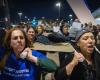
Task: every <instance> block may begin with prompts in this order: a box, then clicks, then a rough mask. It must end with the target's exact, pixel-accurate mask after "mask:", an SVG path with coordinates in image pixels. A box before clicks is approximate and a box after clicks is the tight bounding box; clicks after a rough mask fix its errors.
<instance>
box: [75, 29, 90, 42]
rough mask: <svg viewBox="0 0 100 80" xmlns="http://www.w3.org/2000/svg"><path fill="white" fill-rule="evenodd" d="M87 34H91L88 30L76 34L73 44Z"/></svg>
mask: <svg viewBox="0 0 100 80" xmlns="http://www.w3.org/2000/svg"><path fill="white" fill-rule="evenodd" d="M88 32H91V31H89V30H81V31H80V32H78V33H77V35H76V38H75V42H78V40H79V39H80V37H81V36H82V35H83V34H85V33H88Z"/></svg>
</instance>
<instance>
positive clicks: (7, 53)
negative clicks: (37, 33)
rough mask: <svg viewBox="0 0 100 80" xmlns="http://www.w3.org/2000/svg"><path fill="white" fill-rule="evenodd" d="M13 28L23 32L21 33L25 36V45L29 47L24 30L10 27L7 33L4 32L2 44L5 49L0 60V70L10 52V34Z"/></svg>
mask: <svg viewBox="0 0 100 80" xmlns="http://www.w3.org/2000/svg"><path fill="white" fill-rule="evenodd" d="M15 30H20V31H21V32H22V33H23V35H24V37H25V47H30V42H29V40H28V39H27V36H26V34H25V32H24V31H22V30H21V29H19V28H12V29H10V30H9V31H8V33H7V34H6V36H5V39H4V45H3V47H4V48H5V49H6V51H5V52H4V56H3V58H2V59H1V61H0V70H3V68H4V66H5V65H6V61H7V59H8V57H9V55H10V53H11V47H10V43H11V34H12V32H13V31H15Z"/></svg>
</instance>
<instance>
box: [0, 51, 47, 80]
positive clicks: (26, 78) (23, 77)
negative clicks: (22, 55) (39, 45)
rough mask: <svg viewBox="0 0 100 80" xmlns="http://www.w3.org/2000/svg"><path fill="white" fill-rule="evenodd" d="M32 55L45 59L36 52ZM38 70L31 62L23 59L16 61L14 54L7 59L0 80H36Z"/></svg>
mask: <svg viewBox="0 0 100 80" xmlns="http://www.w3.org/2000/svg"><path fill="white" fill-rule="evenodd" d="M32 55H34V56H36V57H38V58H46V56H44V55H43V54H41V53H39V52H38V51H36V50H33V51H32ZM38 71H39V68H38V67H37V66H36V65H35V64H34V63H32V62H30V61H28V60H25V59H17V58H16V56H15V54H14V53H11V55H10V56H9V57H8V59H7V63H6V65H5V67H4V69H3V71H2V73H1V75H0V80H36V76H37V72H38Z"/></svg>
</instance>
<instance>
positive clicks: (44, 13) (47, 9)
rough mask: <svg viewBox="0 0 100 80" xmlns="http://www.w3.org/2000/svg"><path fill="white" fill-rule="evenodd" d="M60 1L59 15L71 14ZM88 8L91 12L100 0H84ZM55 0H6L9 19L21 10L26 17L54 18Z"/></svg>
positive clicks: (55, 11) (62, 1)
mask: <svg viewBox="0 0 100 80" xmlns="http://www.w3.org/2000/svg"><path fill="white" fill-rule="evenodd" d="M58 1H60V2H61V17H62V18H67V17H68V15H69V14H73V15H74V13H73V11H72V10H71V8H70V6H69V5H68V3H67V1H66V0H58ZM85 1H86V4H87V5H88V8H89V9H90V10H91V12H93V11H94V10H96V9H97V8H98V7H100V0H85ZM56 3H57V0H8V5H9V11H10V16H11V19H12V20H13V21H14V20H17V19H18V18H19V16H18V12H22V13H23V15H22V17H23V18H24V16H27V17H28V18H33V17H36V18H41V17H46V18H48V19H56V18H57V17H58V7H56V6H55V4H56ZM0 9H1V8H0Z"/></svg>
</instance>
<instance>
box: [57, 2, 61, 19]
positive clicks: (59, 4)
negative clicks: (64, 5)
mask: <svg viewBox="0 0 100 80" xmlns="http://www.w3.org/2000/svg"><path fill="white" fill-rule="evenodd" d="M56 6H57V7H58V18H59V19H60V7H61V3H60V2H58V3H56Z"/></svg>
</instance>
